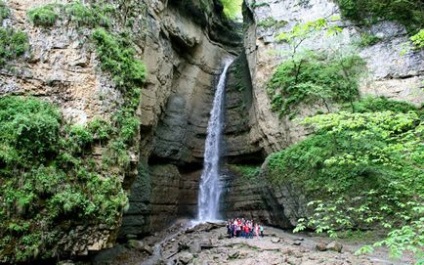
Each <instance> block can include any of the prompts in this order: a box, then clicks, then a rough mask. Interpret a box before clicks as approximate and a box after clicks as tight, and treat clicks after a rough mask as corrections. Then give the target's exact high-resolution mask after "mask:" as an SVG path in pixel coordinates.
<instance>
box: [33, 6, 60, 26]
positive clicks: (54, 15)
mask: <svg viewBox="0 0 424 265" xmlns="http://www.w3.org/2000/svg"><path fill="white" fill-rule="evenodd" d="M57 8H58V5H56V4H48V5H44V6H40V7H36V8H33V9H31V10H29V11H28V17H29V20H30V21H31V22H32V23H33V24H34V25H35V26H41V27H52V26H53V25H54V24H55V23H56V20H57V19H58V18H59V15H58V11H57V10H56V9H57Z"/></svg>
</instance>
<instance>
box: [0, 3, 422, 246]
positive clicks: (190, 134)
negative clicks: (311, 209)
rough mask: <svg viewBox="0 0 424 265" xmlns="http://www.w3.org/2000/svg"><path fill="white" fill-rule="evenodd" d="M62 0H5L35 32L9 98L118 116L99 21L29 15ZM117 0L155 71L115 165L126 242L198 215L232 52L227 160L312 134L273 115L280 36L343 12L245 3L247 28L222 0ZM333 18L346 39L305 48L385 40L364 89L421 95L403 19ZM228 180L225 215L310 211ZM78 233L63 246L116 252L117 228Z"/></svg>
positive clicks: (11, 68)
mask: <svg viewBox="0 0 424 265" xmlns="http://www.w3.org/2000/svg"><path fill="white" fill-rule="evenodd" d="M53 2H55V3H60V4H67V3H70V2H71V1H66V0H62V1H47V0H32V1H29V0H9V1H7V2H6V5H7V6H8V7H9V8H10V10H11V16H10V18H7V19H5V20H4V21H3V26H11V27H14V28H16V29H21V30H23V31H24V32H26V33H27V35H28V38H29V44H30V49H29V51H28V52H27V53H26V54H25V55H24V56H23V57H22V58H19V59H16V60H13V61H10V62H8V67H4V68H1V69H0V95H9V94H14V95H32V96H35V97H39V98H43V99H47V100H49V101H51V102H53V103H54V104H56V105H58V106H59V107H60V109H61V112H62V114H63V116H64V118H65V120H66V122H68V123H72V124H82V125H84V124H87V123H88V122H90V121H92V120H93V119H95V118H97V117H101V118H102V119H105V120H111V119H112V113H114V112H116V111H118V110H119V109H121V108H123V107H124V96H123V94H122V91H121V90H120V89H119V87H118V85H117V84H116V82H115V81H116V80H114V79H113V77H112V76H111V75H110V73H108V72H106V71H104V70H102V68H101V65H100V59H99V55H98V53H97V52H96V49H95V48H94V47H93V44H92V43H91V42H90V36H91V33H92V31H93V28H90V27H78V26H76V25H75V24H73V23H74V22H72V21H71V19H70V18H68V17H62V18H61V19H58V20H57V21H56V22H55V23H54V24H53V25H52V26H51V27H49V28H44V27H40V26H35V25H33V24H32V23H30V21H29V20H28V17H27V11H28V10H30V9H31V8H34V7H38V6H41V5H45V4H49V3H53ZM85 2H87V3H86V4H87V5H89V4H91V3H94V2H96V1H85ZM111 3H112V4H113V5H114V7H115V8H116V9H118V8H120V10H126V11H128V12H127V13H125V14H124V13H122V14H121V15H122V16H123V17H124V18H121V19H122V20H123V21H125V23H123V22H122V21H121V23H117V24H116V25H114V26H113V27H112V30H114V31H117V32H119V30H120V29H122V28H124V27H128V29H129V32H130V35H133V38H132V40H133V42H134V45H135V50H136V55H135V56H136V57H137V58H138V59H141V60H142V61H143V62H144V64H145V66H146V69H147V70H146V71H147V75H146V80H145V82H144V84H143V87H142V90H141V103H140V104H139V105H138V106H137V110H136V117H137V119H138V120H139V121H140V126H139V127H138V128H137V133H136V135H137V137H136V140H135V141H134V142H133V143H132V145H131V146H130V147H129V148H128V150H125V152H126V153H128V156H129V158H130V166H129V167H127V168H126V169H125V170H121V171H120V170H117V171H118V172H119V173H120V175H119V177H120V181H121V183H122V186H123V188H124V189H125V190H126V191H128V194H129V201H130V204H129V209H128V211H127V212H126V213H125V214H124V215H122V213H119V216H118V217H117V219H118V223H119V224H121V219H122V226H121V228H120V229H119V237H121V238H127V237H134V236H142V235H145V234H147V233H151V232H154V231H156V230H160V229H161V228H163V227H164V226H166V225H168V224H170V223H171V222H173V221H174V220H175V219H177V218H178V217H181V216H186V217H195V216H196V207H197V192H198V181H199V177H200V174H201V169H202V162H203V153H204V142H205V138H206V129H207V128H206V127H207V124H208V118H209V112H210V109H211V106H212V101H213V95H214V84H215V82H216V79H217V76H218V75H219V73H220V71H221V69H222V65H221V63H222V60H223V59H224V58H233V59H234V63H233V65H232V66H231V68H230V70H229V75H228V89H227V95H226V127H225V128H224V134H225V137H224V141H225V144H224V146H225V149H226V150H225V162H228V163H230V164H231V163H235V164H238V163H240V164H250V165H256V166H258V165H260V164H262V162H263V161H264V159H265V157H266V156H267V155H268V154H270V153H272V152H275V151H278V150H281V149H283V148H285V147H287V146H289V145H291V144H293V143H295V142H297V141H299V140H300V139H302V138H303V137H304V136H305V134H306V133H307V132H306V131H305V129H304V128H303V127H301V126H299V125H298V124H297V123H296V122H295V121H293V120H291V119H289V118H288V117H279V116H278V115H277V114H276V113H274V112H272V111H271V102H270V98H269V96H268V95H267V92H266V83H267V82H268V80H269V79H270V78H271V76H272V74H273V72H274V70H275V69H276V67H277V66H278V64H280V63H281V62H282V61H283V60H285V59H287V57H286V56H285V55H284V52H283V51H287V49H288V47H287V44H284V43H282V42H279V41H277V39H276V36H277V35H278V34H279V33H282V32H285V31H288V30H290V29H291V28H292V27H293V26H294V25H295V23H297V22H299V21H303V22H307V21H312V20H316V19H319V18H331V17H334V16H336V17H337V16H338V17H340V11H339V9H338V7H337V6H336V5H335V4H334V3H333V1H329V0H309V1H297V0H293V1H285V0H281V1H276V0H263V1H261V2H260V3H259V2H256V1H254V0H246V1H245V3H244V7H243V8H244V20H245V21H244V27H243V26H242V25H239V24H237V23H234V22H231V21H229V20H227V19H226V18H224V17H223V16H222V5H221V4H220V1H218V0H201V1H194V0H193V1H191V0H187V1H167V0H144V1H139V2H137V3H136V1H119V0H116V1H111ZM134 3H135V4H134ZM126 4H128V6H126ZM122 12H124V11H122ZM127 15H128V17H127ZM129 21H131V23H127V22H129ZM269 22H272V23H269ZM330 23H332V24H335V25H337V26H339V27H340V28H341V29H342V31H341V32H340V33H339V34H338V35H337V36H335V37H334V38H329V37H328V36H325V35H323V34H321V35H320V34H318V36H316V37H314V38H313V39H310V40H308V41H305V43H304V44H303V45H305V47H308V48H309V49H312V50H321V49H326V48H328V47H330V45H331V44H334V43H338V44H339V45H341V46H346V47H350V46H351V44H352V43H354V42H355V41H356V40H357V39H358V38H360V35H361V34H362V33H364V32H365V33H370V34H373V35H376V36H378V37H379V38H380V41H379V42H377V43H375V44H373V45H370V46H366V47H362V48H360V49H358V53H359V55H360V56H361V57H362V58H363V59H364V60H365V61H366V65H367V69H368V72H369V74H368V75H367V76H365V77H364V78H363V79H362V80H361V87H360V92H361V94H372V95H378V96H380V95H382V96H386V97H389V98H392V99H402V100H407V101H410V102H412V103H414V104H416V105H421V104H422V103H423V102H424V93H423V92H422V88H423V80H424V77H423V75H424V60H423V59H424V52H423V51H416V50H413V49H408V48H405V45H404V43H407V42H408V37H407V33H406V30H405V29H404V28H403V27H402V26H400V25H398V24H396V23H394V22H387V21H382V22H380V23H378V24H375V25H372V26H369V27H365V26H361V25H356V24H355V23H353V22H351V21H346V20H342V19H337V20H334V21H330ZM243 34H244V40H243V39H242V37H241V36H242V35H243ZM335 38H337V39H335ZM332 107H334V108H337V106H332ZM320 109H322V106H319V105H313V106H304V107H303V108H302V109H301V110H300V115H299V116H300V117H302V116H306V115H309V114H313V113H316V112H317V111H318V110H320ZM94 150H95V151H96V154H95V155H96V156H97V157H101V155H102V152H104V150H103V149H102V148H101V147H100V146H99V147H96V148H94ZM111 170H116V169H111ZM227 176H228V179H227V180H226V183H227V184H228V186H227V190H228V192H227V194H226V196H225V198H224V208H223V209H224V211H225V212H226V214H227V216H231V217H232V216H238V215H242V214H245V213H246V212H248V213H249V217H252V218H255V219H260V220H263V221H266V222H267V223H268V224H273V225H279V226H281V227H289V226H291V225H293V223H294V222H295V221H294V219H293V218H295V217H296V216H298V215H300V214H301V212H302V211H303V208H302V207H300V206H299V205H300V204H302V203H299V201H301V200H303V199H304V198H303V197H302V195H301V194H300V195H297V196H293V194H292V191H291V190H290V187H267V186H266V183H265V182H261V181H260V180H258V179H255V180H253V183H252V180H245V179H242V178H240V177H238V176H237V174H234V172H231V170H229V172H228V173H227ZM299 212H300V213H299ZM72 233H73V234H74V238H73V240H74V241H75V240H76V239H77V238H78V236H79V235H81V237H82V238H83V239H84V240H83V241H82V242H80V243H78V244H76V245H66V244H64V246H66V247H65V248H68V249H66V251H68V252H69V253H72V254H86V253H88V251H91V250H93V251H94V250H99V249H102V248H105V247H109V246H110V245H111V243H112V242H113V241H114V240H115V239H116V237H117V236H118V234H117V233H118V229H117V228H116V227H113V228H108V229H105V228H104V227H102V228H99V229H95V228H94V229H92V228H89V229H80V228H76V229H74V230H72ZM83 234H84V236H82V235H83ZM64 241H66V239H64Z"/></svg>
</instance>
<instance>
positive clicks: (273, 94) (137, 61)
mask: <svg viewBox="0 0 424 265" xmlns="http://www.w3.org/2000/svg"><path fill="white" fill-rule="evenodd" d="M232 2H234V3H232ZM236 2H238V1H228V0H199V1H195V0H182V1H172V0H139V1H136V0H85V1H79V0H75V1H73V0H55V1H49V0H32V1H29V0H0V24H1V28H0V37H1V40H0V56H1V57H0V191H1V192H0V205H1V207H0V208H1V210H0V264H35V263H40V264H55V263H57V262H61V261H66V260H71V259H72V260H74V261H77V260H79V261H81V260H85V261H86V260H90V262H94V261H95V260H96V257H100V256H101V255H102V253H109V254H110V253H113V251H114V250H116V249H117V248H119V246H122V245H125V244H128V242H133V243H134V242H135V241H136V240H143V239H144V238H147V237H150V236H152V235H158V234H160V233H162V232H163V231H164V230H172V229H171V227H172V225H174V224H175V223H176V222H177V223H178V222H179V220H181V219H189V220H194V219H200V220H203V221H205V220H211V219H215V218H217V217H219V219H223V220H225V219H230V218H238V217H243V218H246V219H249V220H250V219H252V220H255V221H257V222H260V223H262V224H265V225H267V226H272V227H276V228H279V229H287V230H289V231H292V230H293V229H294V230H295V231H296V232H302V231H307V232H312V231H315V232H317V233H318V234H319V235H320V236H324V234H325V233H326V235H327V236H330V237H335V236H342V237H343V236H347V235H350V234H355V233H360V232H364V235H362V236H363V237H367V235H368V234H367V233H373V237H375V238H376V240H375V241H379V242H381V245H383V246H391V244H392V246H396V249H397V250H399V251H398V252H400V254H402V252H403V250H405V249H408V250H409V251H412V252H413V254H416V255H415V256H414V255H413V256H414V259H415V261H416V264H421V263H419V262H422V261H423V260H422V257H423V253H424V252H423V250H422V244H424V243H423V239H422V229H423V227H422V222H423V217H422V216H423V213H424V198H423V196H424V190H423V187H424V174H423V173H422V165H423V163H422V162H424V156H423V154H424V152H423V149H422V148H423V146H422V140H424V139H423V137H424V136H423V135H422V128H423V127H422V126H424V120H423V117H424V115H423V109H422V106H423V103H424V90H423V88H424V50H423V47H424V45H423V43H424V33H423V32H424V27H423V26H424V25H423V24H424V23H423V21H424V4H423V3H422V2H421V1H418V0H413V1H408V2H407V1H405V2H403V1H400V2H396V3H392V2H391V1H388V0H372V1H368V2H367V1H362V0H361V1H354V0H290V1H289V0H261V1H259V0H244V1H239V2H238V3H236ZM230 58H231V59H232V60H233V61H232V63H231V64H229V63H227V64H225V66H224V62H226V60H228V59H230ZM223 70H224V72H223ZM223 79H225V80H223ZM223 84H225V86H223ZM219 88H222V89H223V90H225V96H224V95H222V97H223V99H222V104H223V105H222V112H223V114H224V116H222V117H221V118H222V120H220V122H218V123H216V125H213V127H214V128H213V129H215V130H216V132H217V131H218V130H219V129H222V138H221V139H220V137H217V138H211V139H209V140H208V124H209V126H212V125H210V124H213V123H212V122H211V121H209V120H210V119H214V118H216V117H214V114H213V113H211V110H212V109H213V105H214V98H215V97H217V96H216V95H215V94H216V93H218V90H219ZM220 124H221V125H220ZM220 127H222V128H220ZM211 130H212V129H211ZM212 145H220V147H218V146H216V149H215V150H214V152H217V153H219V154H218V155H222V156H221V157H219V159H216V160H215V161H209V160H207V159H205V156H206V155H205V149H207V147H206V146H212ZM206 151H207V150H206ZM209 164H211V165H212V164H214V165H213V168H212V169H211V170H210V171H212V173H211V174H212V175H213V176H214V177H217V176H219V178H220V181H221V182H220V184H222V190H219V191H216V190H211V188H210V186H209V185H207V184H205V183H203V184H201V180H202V179H203V180H205V182H206V183H207V182H208V181H207V180H206V179H207V172H208V171H209V170H208V167H209ZM218 167H219V169H218ZM202 172H203V174H202ZM205 192H209V193H211V194H215V196H214V195H212V197H214V199H216V201H214V202H213V203H212V204H205V203H206V202H208V203H211V200H212V199H211V198H210V197H207V196H203V194H204V193H205ZM199 194H200V197H199ZM214 229H215V228H214ZM402 229H403V230H402ZM390 231H392V233H391V236H387V235H388V233H389V232H390ZM170 234H172V233H170ZM402 236H404V237H405V238H407V240H405V241H403V243H402V242H399V240H398V239H399V238H401V237H402ZM384 240H385V241H384ZM163 242H164V244H165V243H166V242H165V241H163ZM228 244H231V242H230V243H228ZM255 247H258V246H253V247H252V248H255ZM261 247H263V246H259V248H261ZM267 247H268V246H267ZM371 248H372V247H371V246H366V248H364V249H363V250H362V251H363V252H367V251H368V252H369V251H370V250H371ZM110 250H113V251H110ZM108 251H109V252H108ZM109 254H107V255H109ZM398 254H399V253H398ZM407 254H408V253H407ZM110 255H112V256H113V254H110ZM108 257H109V256H108ZM229 260H232V258H229ZM103 261H104V260H103ZM103 261H102V262H103ZM140 262H141V261H140ZM199 262H200V261H199ZM219 262H220V261H219ZM219 262H218V261H217V263H210V264H220V263H219ZM94 263H95V262H94ZM65 264H66V263H65ZM184 264H187V263H184ZM188 264H193V263H188ZM196 264H197V263H196ZM199 264H201V263H199ZM234 264H237V263H234ZM272 264H274V263H272ZM275 264H277V263H275ZM299 264H314V263H299ZM343 264H344V263H343Z"/></svg>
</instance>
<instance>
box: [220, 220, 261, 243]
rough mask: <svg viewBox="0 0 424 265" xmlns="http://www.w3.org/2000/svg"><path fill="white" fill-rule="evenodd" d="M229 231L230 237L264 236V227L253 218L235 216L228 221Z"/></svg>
mask: <svg viewBox="0 0 424 265" xmlns="http://www.w3.org/2000/svg"><path fill="white" fill-rule="evenodd" d="M227 233H228V236H229V237H244V238H253V237H254V236H255V237H256V238H259V236H261V237H263V236H264V227H263V225H261V224H259V223H255V222H253V220H245V219H244V218H234V219H229V220H228V221H227Z"/></svg>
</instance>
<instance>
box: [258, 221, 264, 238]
mask: <svg viewBox="0 0 424 265" xmlns="http://www.w3.org/2000/svg"><path fill="white" fill-rule="evenodd" d="M259 231H260V232H261V237H264V226H263V225H262V224H260V225H259Z"/></svg>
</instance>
